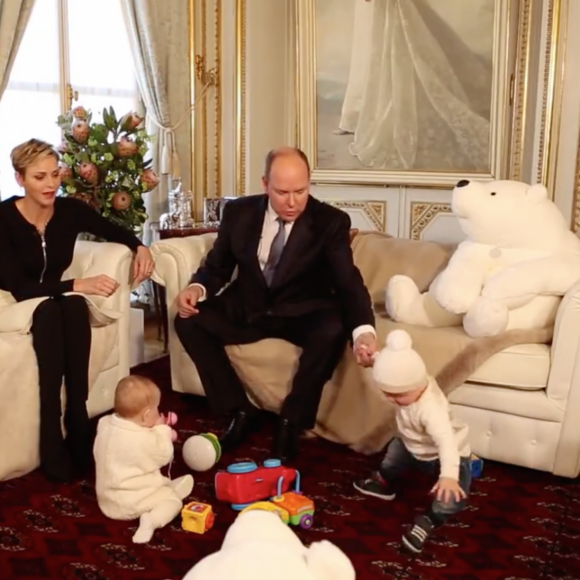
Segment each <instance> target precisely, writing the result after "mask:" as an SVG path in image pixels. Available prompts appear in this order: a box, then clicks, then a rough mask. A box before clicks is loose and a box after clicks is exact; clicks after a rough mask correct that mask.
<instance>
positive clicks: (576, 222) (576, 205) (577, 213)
mask: <svg viewBox="0 0 580 580" xmlns="http://www.w3.org/2000/svg"><path fill="white" fill-rule="evenodd" d="M572 229H573V230H574V231H575V232H577V231H578V230H579V229H580V135H578V153H577V154H576V171H575V173H574V197H573V206H572Z"/></svg>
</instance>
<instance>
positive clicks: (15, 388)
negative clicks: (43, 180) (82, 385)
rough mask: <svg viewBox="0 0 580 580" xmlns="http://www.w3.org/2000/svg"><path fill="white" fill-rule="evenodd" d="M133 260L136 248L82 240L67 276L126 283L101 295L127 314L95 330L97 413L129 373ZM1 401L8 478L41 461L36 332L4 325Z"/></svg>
mask: <svg viewBox="0 0 580 580" xmlns="http://www.w3.org/2000/svg"><path fill="white" fill-rule="evenodd" d="M131 261H132V254H131V251H130V250H129V249H128V248H126V247H125V246H122V245H119V244H112V243H98V242H87V241H79V242H77V244H76V246H75V253H74V258H73V262H72V264H71V266H70V268H69V269H68V271H67V272H65V274H64V278H71V277H72V278H80V277H89V276H95V275H97V274H107V275H109V276H111V277H112V278H115V279H116V280H118V281H119V283H120V287H119V289H118V290H117V292H115V294H114V295H113V296H111V297H109V298H107V299H101V300H102V302H101V303H100V304H99V305H102V306H105V307H108V308H111V309H114V310H116V311H118V312H119V313H120V314H121V316H120V317H119V318H118V319H117V320H116V321H115V322H113V323H111V324H109V325H107V326H102V327H98V328H93V332H92V345H91V363H90V369H89V385H90V387H89V388H90V394H89V400H88V404H87V405H88V411H89V415H90V416H91V417H94V416H95V415H99V414H101V413H104V412H106V411H109V410H110V409H111V408H112V406H113V397H114V393H115V387H116V385H117V382H118V381H119V380H120V379H121V378H122V377H124V376H126V375H127V374H129V315H130V301H129V295H130V282H129V276H130V267H131ZM4 294H6V293H4ZM94 301H95V302H97V300H94ZM63 393H64V389H63ZM0 400H1V401H2V404H1V405H0V441H1V442H2V451H1V452H0V481H2V480H5V479H11V478H14V477H18V476H20V475H24V474H25V473H28V472H30V471H32V470H33V469H35V468H36V467H37V466H38V464H39V457H38V437H39V422H38V417H39V396H38V367H37V363H36V357H35V354H34V350H33V348H32V338H31V335H30V334H26V333H24V332H22V331H11V332H2V331H1V329H0Z"/></svg>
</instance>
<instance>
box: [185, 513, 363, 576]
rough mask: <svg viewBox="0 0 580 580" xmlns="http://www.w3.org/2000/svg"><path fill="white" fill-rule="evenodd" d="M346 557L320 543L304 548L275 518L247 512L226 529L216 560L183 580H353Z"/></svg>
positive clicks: (197, 567) (211, 559)
mask: <svg viewBox="0 0 580 580" xmlns="http://www.w3.org/2000/svg"><path fill="white" fill-rule="evenodd" d="M355 578H356V573H355V571H354V568H353V565H352V564H351V562H350V560H349V559H348V557H347V556H346V555H345V554H344V553H343V552H342V551H341V550H340V549H339V548H337V547H336V546H335V545H334V544H332V543H330V542H328V541H326V540H323V541H322V542H314V543H313V544H312V545H311V546H310V548H306V547H305V546H304V545H303V544H302V542H301V541H300V540H299V539H298V537H297V536H296V534H295V533H294V532H293V531H292V530H291V529H290V528H289V527H288V525H287V524H285V523H284V522H282V520H281V519H280V516H278V515H277V514H276V513H275V512H271V511H264V510H257V509H256V510H250V511H248V512H244V513H241V514H240V515H239V516H238V517H237V518H236V520H235V522H234V523H233V524H232V525H231V526H230V528H229V529H228V531H227V533H226V537H225V539H224V542H223V544H222V548H221V550H220V551H219V552H216V553H215V554H210V555H209V556H206V557H205V558H203V559H202V560H200V561H199V562H198V563H197V564H196V565H195V566H194V567H193V568H192V569H191V570H190V571H189V572H188V573H187V574H186V575H185V576H184V578H183V580H273V579H276V580H355Z"/></svg>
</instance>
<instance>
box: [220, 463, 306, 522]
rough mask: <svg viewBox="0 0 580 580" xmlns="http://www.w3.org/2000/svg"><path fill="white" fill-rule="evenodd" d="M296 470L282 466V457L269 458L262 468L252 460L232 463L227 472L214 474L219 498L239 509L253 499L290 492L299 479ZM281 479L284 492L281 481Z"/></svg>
mask: <svg viewBox="0 0 580 580" xmlns="http://www.w3.org/2000/svg"><path fill="white" fill-rule="evenodd" d="M299 478H300V474H299V473H298V471H296V469H292V468H291V467H283V466H282V464H281V463H280V460H279V459H266V461H264V466H263V467H258V466H257V465H256V464H255V463H254V462H253V461H246V462H242V463H232V464H231V465H228V467H227V470H226V471H218V472H217V473H216V475H215V493H216V497H217V499H219V500H220V501H225V502H227V503H229V504H231V506H232V508H233V509H235V510H237V511H240V510H243V509H244V508H245V507H247V506H249V505H251V504H253V503H254V502H257V501H260V500H264V499H269V498H271V497H274V496H277V495H281V493H285V492H287V491H288V490H289V489H290V487H291V485H292V483H293V482H294V480H296V479H298V481H299ZM280 480H281V482H282V483H281V493H280V489H278V482H279V481H280Z"/></svg>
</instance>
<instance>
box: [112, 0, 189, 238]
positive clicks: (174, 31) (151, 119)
mask: <svg viewBox="0 0 580 580" xmlns="http://www.w3.org/2000/svg"><path fill="white" fill-rule="evenodd" d="M121 5H122V7H123V16H124V18H125V24H126V26H127V32H128V35H129V41H130V44H131V50H132V52H133V58H134V61H135V68H136V72H137V82H138V85H139V90H140V93H141V97H142V99H143V102H144V104H145V108H146V111H147V129H148V131H149V133H150V134H152V135H153V136H154V143H153V147H152V155H153V164H154V168H155V169H156V171H157V172H158V173H159V174H160V178H161V182H160V184H159V186H158V187H157V188H156V189H155V190H154V191H153V192H151V193H149V194H147V198H146V207H147V213H148V215H149V220H148V223H147V224H145V227H144V231H143V236H144V243H146V244H147V243H150V242H151V241H152V240H151V228H150V223H151V222H152V221H157V220H158V219H159V216H160V215H161V214H162V213H164V212H166V211H167V194H168V189H169V188H170V187H171V184H172V180H173V179H179V178H182V179H183V182H184V184H185V185H187V184H188V181H189V176H188V175H187V170H188V168H189V164H188V159H189V155H187V151H188V146H189V143H188V141H187V135H188V125H187V124H184V125H182V126H181V127H180V128H179V129H178V128H177V127H176V126H175V123H176V122H179V118H180V117H183V114H184V113H187V111H188V107H189V73H188V51H187V48H186V47H187V2H183V0H163V1H162V2H160V1H159V0H121ZM182 171H183V175H182Z"/></svg>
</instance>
